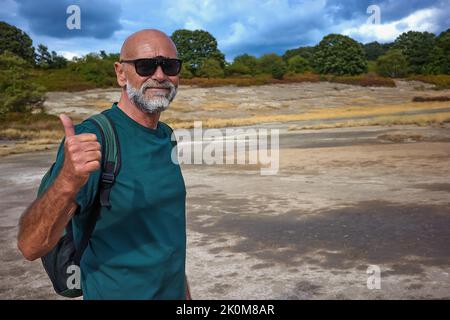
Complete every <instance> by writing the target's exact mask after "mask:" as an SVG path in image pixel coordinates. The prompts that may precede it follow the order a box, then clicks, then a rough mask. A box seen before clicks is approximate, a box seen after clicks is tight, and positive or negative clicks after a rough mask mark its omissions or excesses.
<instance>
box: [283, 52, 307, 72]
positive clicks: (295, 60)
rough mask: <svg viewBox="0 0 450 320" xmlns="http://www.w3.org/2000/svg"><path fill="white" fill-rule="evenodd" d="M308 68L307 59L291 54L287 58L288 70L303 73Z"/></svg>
mask: <svg viewBox="0 0 450 320" xmlns="http://www.w3.org/2000/svg"><path fill="white" fill-rule="evenodd" d="M308 70H309V63H308V60H306V59H305V58H302V57H300V56H293V57H292V58H290V59H289V60H288V71H290V72H292V73H305V72H306V71H308Z"/></svg>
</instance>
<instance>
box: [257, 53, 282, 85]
mask: <svg viewBox="0 0 450 320" xmlns="http://www.w3.org/2000/svg"><path fill="white" fill-rule="evenodd" d="M259 66H260V69H261V71H262V72H264V73H268V74H271V75H272V77H274V78H275V79H282V78H283V76H284V74H285V73H286V71H287V67H286V63H285V62H284V61H283V58H281V57H280V56H279V55H277V54H275V53H269V54H265V55H263V56H262V57H261V58H259Z"/></svg>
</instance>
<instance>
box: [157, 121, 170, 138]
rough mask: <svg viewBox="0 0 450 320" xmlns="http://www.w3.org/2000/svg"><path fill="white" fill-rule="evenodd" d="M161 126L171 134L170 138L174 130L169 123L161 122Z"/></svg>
mask: <svg viewBox="0 0 450 320" xmlns="http://www.w3.org/2000/svg"><path fill="white" fill-rule="evenodd" d="M159 125H160V126H161V128H162V129H163V130H164V131H165V132H166V133H168V134H169V136H170V135H171V134H172V132H173V129H172V127H171V126H169V125H168V124H167V123H165V122H162V121H159Z"/></svg>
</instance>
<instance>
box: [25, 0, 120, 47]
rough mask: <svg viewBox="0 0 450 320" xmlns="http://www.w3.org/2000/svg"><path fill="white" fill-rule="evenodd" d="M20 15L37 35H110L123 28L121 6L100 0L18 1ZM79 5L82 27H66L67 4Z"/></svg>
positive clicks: (64, 36)
mask: <svg viewBox="0 0 450 320" xmlns="http://www.w3.org/2000/svg"><path fill="white" fill-rule="evenodd" d="M17 4H18V8H19V14H20V15H21V16H22V17H23V18H25V19H26V20H27V22H28V24H29V28H30V30H31V31H32V32H33V33H34V34H36V35H44V36H51V37H55V38H71V37H94V38H99V39H105V38H109V37H110V36H111V35H112V34H113V33H114V31H117V30H120V28H121V26H120V23H119V16H120V9H121V8H120V5H119V4H118V3H117V2H113V1H104V0H103V1H100V0H79V1H73V0H58V1H54V0H40V1H35V0H21V1H17ZM70 5H78V6H79V7H80V10H81V29H80V30H77V29H73V30H69V29H68V28H67V26H66V21H67V18H68V17H69V16H70V14H68V13H66V10H67V8H68V6H70Z"/></svg>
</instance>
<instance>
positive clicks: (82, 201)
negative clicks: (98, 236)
mask: <svg viewBox="0 0 450 320" xmlns="http://www.w3.org/2000/svg"><path fill="white" fill-rule="evenodd" d="M81 133H94V134H95V135H96V136H97V140H98V142H99V143H102V140H101V134H100V132H99V131H98V129H97V127H96V126H95V125H94V124H92V123H91V122H89V121H85V122H83V123H81V124H79V125H76V126H75V134H81ZM64 140H65V139H63V140H62V141H61V143H60V145H59V148H58V153H57V154H56V159H55V162H54V163H53V164H52V166H51V167H50V168H49V170H48V172H47V173H46V175H47V177H45V176H44V178H43V179H42V181H41V185H40V187H39V190H38V195H40V194H42V193H43V192H44V191H45V190H46V189H47V188H48V187H49V186H50V185H51V184H52V183H53V182H54V181H55V179H56V177H57V176H58V174H59V172H60V170H61V167H62V165H63V163H64ZM99 179H100V170H96V171H94V172H92V173H91V174H90V176H89V179H88V181H87V182H86V184H85V185H84V186H83V187H82V188H81V189H80V191H79V192H78V193H77V197H76V202H77V204H78V206H79V209H78V210H77V214H81V215H83V214H84V213H86V212H87V211H88V209H89V208H90V207H91V205H92V204H93V203H94V200H95V196H96V194H97V191H98V182H99Z"/></svg>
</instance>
